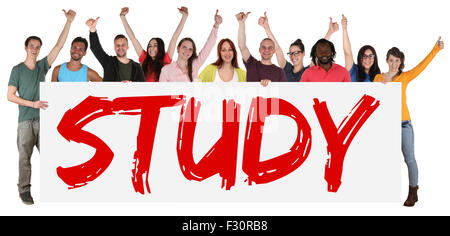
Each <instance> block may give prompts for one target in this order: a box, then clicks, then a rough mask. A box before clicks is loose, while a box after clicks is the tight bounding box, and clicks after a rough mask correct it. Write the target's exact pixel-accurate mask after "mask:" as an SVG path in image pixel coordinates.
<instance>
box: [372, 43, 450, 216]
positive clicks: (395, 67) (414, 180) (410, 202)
mask: <svg viewBox="0 0 450 236" xmlns="http://www.w3.org/2000/svg"><path fill="white" fill-rule="evenodd" d="M441 49H444V42H442V41H441V37H439V39H438V41H437V42H436V44H435V45H434V47H433V49H432V50H431V52H430V53H429V54H428V56H427V57H425V59H424V60H423V61H422V62H420V63H419V64H418V65H417V66H416V67H414V68H413V69H412V70H410V71H406V72H403V68H404V67H405V64H404V61H405V55H404V54H403V52H401V51H400V50H399V49H398V48H396V47H393V48H391V49H390V50H389V51H388V53H387V55H386V62H387V64H388V65H389V71H388V72H386V73H382V74H378V75H376V76H375V79H374V82H383V83H386V82H400V83H401V84H402V152H403V157H404V158H405V162H406V165H407V166H408V177H409V193H408V198H407V199H406V201H405V203H404V206H409V207H411V206H414V204H415V203H416V202H417V200H418V197H417V189H418V188H419V187H418V169H417V163H416V159H415V156H414V131H413V127H412V124H411V117H410V115H409V110H408V106H407V105H406V87H407V86H408V84H409V82H411V80H413V79H415V78H416V77H417V76H418V75H419V74H420V73H421V72H422V71H423V70H425V68H426V67H427V66H428V64H429V63H430V62H431V60H433V58H434V57H435V56H436V54H437V53H438V52H439V51H440V50H441Z"/></svg>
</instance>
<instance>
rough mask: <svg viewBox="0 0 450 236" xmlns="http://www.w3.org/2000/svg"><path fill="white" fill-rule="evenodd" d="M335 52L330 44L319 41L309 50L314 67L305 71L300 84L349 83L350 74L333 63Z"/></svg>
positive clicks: (322, 40) (325, 41) (323, 40)
mask: <svg viewBox="0 0 450 236" xmlns="http://www.w3.org/2000/svg"><path fill="white" fill-rule="evenodd" d="M335 56H336V50H335V49H334V45H333V43H332V42H330V41H328V40H326V39H320V40H319V41H317V43H316V44H315V45H314V46H313V48H312V49H311V58H312V61H313V63H314V66H312V67H310V68H309V69H307V70H306V71H305V72H304V73H303V76H302V78H301V80H300V81H301V82H351V79H350V73H349V72H348V70H346V69H345V68H344V67H342V66H340V65H338V64H335V63H334V57H335Z"/></svg>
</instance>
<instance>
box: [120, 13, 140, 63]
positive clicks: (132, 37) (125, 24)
mask: <svg viewBox="0 0 450 236" xmlns="http://www.w3.org/2000/svg"><path fill="white" fill-rule="evenodd" d="M129 10H130V9H129V8H128V7H124V8H122V10H121V11H120V19H121V20H122V24H123V27H124V28H125V32H126V33H127V35H128V37H129V38H130V40H131V43H132V44H133V47H134V50H135V51H136V54H137V56H138V57H140V56H141V53H142V51H143V50H144V49H143V48H142V45H141V44H140V43H139V41H138V40H137V39H136V36H135V35H134V32H133V30H132V29H131V27H130V25H129V24H128V20H127V18H126V15H127V14H128V12H129Z"/></svg>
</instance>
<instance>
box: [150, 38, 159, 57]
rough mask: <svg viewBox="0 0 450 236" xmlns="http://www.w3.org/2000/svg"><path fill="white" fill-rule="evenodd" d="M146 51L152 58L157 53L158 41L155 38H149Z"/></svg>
mask: <svg viewBox="0 0 450 236" xmlns="http://www.w3.org/2000/svg"><path fill="white" fill-rule="evenodd" d="M147 53H148V55H150V57H151V58H152V59H153V60H154V59H155V58H156V56H157V55H158V41H156V40H155V39H152V40H150V42H149V43H148V47H147Z"/></svg>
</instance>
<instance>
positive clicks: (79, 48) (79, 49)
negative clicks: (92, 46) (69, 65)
mask: <svg viewBox="0 0 450 236" xmlns="http://www.w3.org/2000/svg"><path fill="white" fill-rule="evenodd" d="M85 55H86V47H85V44H84V43H82V42H74V43H73V44H72V47H71V48H70V57H71V58H72V60H74V61H80V60H81V59H82V58H83V57H84V56H85Z"/></svg>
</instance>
